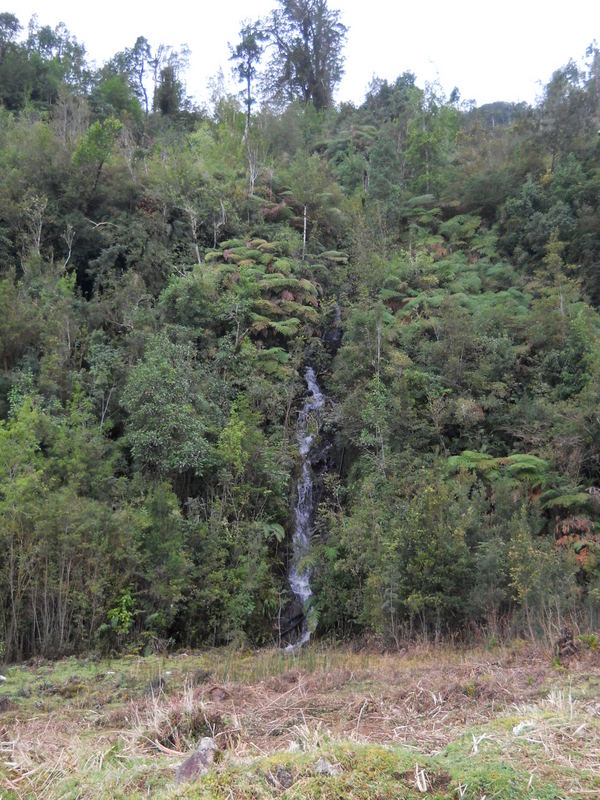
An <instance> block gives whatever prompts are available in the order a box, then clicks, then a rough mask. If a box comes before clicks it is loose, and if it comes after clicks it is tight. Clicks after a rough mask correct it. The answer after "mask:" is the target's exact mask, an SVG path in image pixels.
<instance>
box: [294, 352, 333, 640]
mask: <svg viewBox="0 0 600 800" xmlns="http://www.w3.org/2000/svg"><path fill="white" fill-rule="evenodd" d="M304 379H305V380H306V386H307V388H308V391H309V394H308V396H307V397H306V400H305V401H304V405H303V406H302V409H301V411H300V414H299V416H298V429H297V433H296V439H297V442H298V449H299V451H300V456H301V458H302V468H301V472H300V478H299V480H298V497H297V500H296V506H295V508H294V533H293V537H292V545H293V555H292V560H291V563H290V566H289V569H288V580H289V582H290V586H291V589H292V592H293V593H294V595H295V596H296V597H297V598H298V600H299V601H300V602H301V603H302V607H303V608H304V609H305V608H306V606H307V603H308V601H309V600H310V598H311V597H312V590H311V588H310V577H311V575H310V569H308V568H306V567H304V568H303V567H302V565H301V561H302V559H303V558H304V557H305V556H306V555H308V554H309V552H310V536H311V532H312V531H311V527H312V521H313V514H314V496H313V492H314V480H313V473H312V468H311V450H312V447H313V444H314V440H315V436H316V433H317V429H318V422H319V412H320V410H321V409H322V408H323V405H324V403H325V398H324V397H323V394H322V393H321V390H320V388H319V384H318V383H317V378H316V376H315V371H314V369H313V368H312V367H307V368H306V372H305V373H304ZM309 618H310V611H309V613H308V615H305V617H304V620H303V623H302V633H301V635H300V638H299V640H298V642H297V643H296V645H295V646H296V647H301V646H302V645H303V644H306V642H308V640H309V639H310V635H311V631H310V628H309V624H308V622H309ZM291 647H292V646H291V645H290V648H291Z"/></svg>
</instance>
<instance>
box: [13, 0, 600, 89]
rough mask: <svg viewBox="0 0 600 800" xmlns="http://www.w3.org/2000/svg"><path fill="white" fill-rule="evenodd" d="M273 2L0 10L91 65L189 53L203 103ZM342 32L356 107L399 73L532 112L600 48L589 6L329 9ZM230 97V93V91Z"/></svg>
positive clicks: (378, 2)
mask: <svg viewBox="0 0 600 800" xmlns="http://www.w3.org/2000/svg"><path fill="white" fill-rule="evenodd" d="M275 4H276V3H275V0H253V1H252V2H242V0H195V2H194V0H187V2H184V0H166V1H165V0H163V1H162V2H160V3H158V2H154V0H146V2H137V1H136V0H100V2H83V0H38V2H29V0H5V2H4V4H3V9H2V10H5V11H10V12H12V13H13V14H16V16H17V17H19V19H20V21H21V23H22V24H23V25H24V26H26V24H27V22H28V21H29V19H30V17H31V15H32V14H34V13H36V14H37V15H38V18H39V23H40V25H51V26H52V27H54V26H55V25H56V24H57V23H58V22H64V23H65V24H66V25H67V27H68V28H69V30H70V31H71V33H72V34H73V35H75V36H76V37H77V39H78V40H79V41H80V42H82V43H83V44H85V46H86V49H87V52H88V56H89V57H90V58H91V59H93V60H95V61H96V63H97V64H98V65H100V64H101V63H102V62H103V61H104V60H106V59H107V58H109V57H110V56H111V55H113V54H114V53H115V52H117V51H118V50H122V49H123V48H125V47H131V46H132V45H133V43H134V42H135V40H136V38H137V37H138V36H145V37H146V38H147V39H148V40H149V41H150V43H151V44H159V43H164V44H170V45H174V46H179V45H181V44H182V43H186V44H187V45H188V46H189V47H190V49H191V52H192V56H191V60H190V69H189V72H188V74H187V76H186V83H187V90H188V94H191V95H193V96H194V97H195V98H196V99H197V100H198V101H202V100H205V99H206V97H207V89H206V87H207V83H208V81H209V79H210V78H211V77H212V76H214V75H215V74H216V73H217V71H218V69H219V67H222V68H223V70H224V72H225V73H226V76H227V77H229V76H230V65H229V64H228V57H229V51H228V47H227V43H228V42H232V43H235V41H236V40H237V38H238V36H237V35H238V31H239V28H240V23H241V21H242V20H244V19H248V18H250V19H255V18H257V17H260V16H263V15H265V14H266V13H268V11H270V10H271V9H272V8H273V7H274V6H275ZM329 6H330V8H338V9H340V11H341V19H342V22H344V24H345V25H346V26H348V28H349V33H348V41H347V45H346V48H345V51H344V52H345V57H346V71H345V76H344V79H343V81H342V84H341V86H340V88H339V91H338V93H337V96H336V99H337V100H338V101H340V100H350V101H352V102H354V103H360V102H361V101H362V99H363V98H364V94H365V91H366V88H367V86H368V84H369V82H370V80H371V78H372V77H373V75H378V76H379V77H381V78H387V79H388V80H393V79H394V78H395V77H397V76H398V75H400V74H401V73H402V72H404V71H405V70H410V71H412V72H414V73H415V74H416V75H417V83H418V84H419V85H421V86H422V85H423V83H424V81H425V80H435V79H436V78H438V79H439V80H440V82H441V84H442V86H443V87H444V88H445V90H446V92H447V93H449V92H450V91H451V90H452V88H453V87H454V86H458V88H459V90H460V94H461V97H462V98H463V99H465V100H466V99H474V100H475V101H476V102H477V103H478V104H482V103H487V102H490V101H493V100H514V101H520V100H525V101H527V102H530V103H531V102H534V101H535V99H536V96H538V95H539V94H540V92H541V87H542V85H543V84H544V83H546V82H547V81H548V79H549V78H550V76H551V74H552V72H553V71H554V70H555V69H557V68H558V67H560V66H562V65H563V64H565V63H566V62H567V61H568V60H569V58H574V59H575V60H578V61H579V60H581V59H582V57H583V56H584V54H585V50H586V47H587V46H588V45H589V44H590V43H591V42H592V41H593V40H594V39H598V40H600V2H598V0H570V2H568V3H567V2H564V0H562V2H555V0H545V1H544V0H503V1H502V2H498V1H496V2H493V3H492V2H486V0H454V2H452V1H451V0H427V2H423V3H422V4H418V3H416V2H406V3H402V2H399V0H396V2H394V0H330V2H329ZM232 87H233V84H232Z"/></svg>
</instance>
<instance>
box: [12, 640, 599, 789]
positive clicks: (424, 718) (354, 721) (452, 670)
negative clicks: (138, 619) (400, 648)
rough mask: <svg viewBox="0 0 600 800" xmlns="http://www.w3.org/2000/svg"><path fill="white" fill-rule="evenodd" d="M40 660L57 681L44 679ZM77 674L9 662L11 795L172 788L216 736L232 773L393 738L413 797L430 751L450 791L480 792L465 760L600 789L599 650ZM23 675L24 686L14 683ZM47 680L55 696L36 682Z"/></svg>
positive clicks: (142, 665)
mask: <svg viewBox="0 0 600 800" xmlns="http://www.w3.org/2000/svg"><path fill="white" fill-rule="evenodd" d="M269 665H270V670H269ZM107 666H108V667H110V669H107ZM44 670H47V671H49V672H51V673H53V674H55V676H56V675H58V676H59V677H60V681H59V682H58V683H57V684H54V683H51V684H50V687H49V688H48V675H47V674H46V672H44ZM199 670H200V673H199V672H198V671H199ZM69 671H70V670H69V669H67V666H66V665H63V666H62V668H61V667H60V666H59V665H57V666H55V667H54V668H51V667H50V666H49V665H43V666H42V667H30V668H29V669H21V670H16V669H13V670H11V671H10V672H9V676H8V677H9V681H8V682H7V684H5V685H4V687H3V689H2V690H0V691H2V692H3V693H4V694H5V695H7V696H10V701H11V703H12V704H13V706H12V708H10V709H9V710H8V711H5V712H4V714H3V718H2V721H1V723H0V786H4V787H7V789H8V792H9V794H8V795H6V794H5V795H2V797H3V800H6V797H14V798H19V799H20V798H29V797H35V798H48V799H49V800H50V798H59V797H61V798H62V797H64V798H67V797H72V798H82V799H83V798H98V797H106V798H109V797H111V798H112V797H115V798H116V797H132V798H133V797H142V796H153V797H163V796H164V797H171V796H176V795H175V794H173V792H174V789H173V788H172V787H173V781H172V779H173V775H174V770H175V769H176V768H177V767H178V766H179V764H180V763H181V761H182V759H183V758H184V757H185V756H186V755H187V754H189V752H190V751H191V750H193V748H194V745H195V743H196V742H197V741H199V739H200V738H201V737H202V736H207V735H208V736H213V737H214V738H215V740H216V741H217V743H218V745H219V748H220V749H221V750H222V751H223V757H222V759H221V762H220V766H219V767H218V769H219V770H225V771H226V770H227V769H229V768H230V767H231V766H234V767H235V765H239V764H245V765H248V764H252V763H254V761H255V760H256V759H260V758H262V757H267V756H270V755H272V754H276V753H294V752H298V753H300V754H302V753H305V754H306V753H312V752H315V751H322V750H323V749H324V748H326V747H328V746H333V745H336V746H337V745H339V744H340V743H345V744H346V745H347V746H349V747H355V746H361V745H383V746H386V747H390V746H391V747H399V748H402V752H403V753H409V754H410V753H411V752H412V753H414V764H415V766H414V767H413V768H412V773H411V774H412V778H411V781H409V783H410V785H414V786H415V787H416V789H415V791H416V792H417V794H418V793H419V791H420V790H419V786H420V787H421V788H423V787H425V789H424V791H429V789H427V788H426V787H427V785H428V784H427V781H428V780H429V779H428V777H427V775H428V772H427V769H426V768H425V767H424V766H423V763H424V761H423V759H425V760H426V759H433V761H432V762H431V763H434V762H435V763H440V764H441V763H442V761H443V762H444V764H446V763H447V764H448V769H449V770H450V772H452V770H453V769H454V770H455V771H458V772H459V773H460V775H459V776H458V778H456V780H455V781H454V786H453V788H452V793H451V794H448V795H446V794H443V795H442V794H440V795H438V796H440V797H442V796H443V797H446V796H448V797H451V796H452V797H460V796H465V797H470V796H473V797H475V796H477V795H470V794H469V791H470V790H469V788H468V787H469V785H471V786H474V785H475V784H474V783H473V780H474V779H473V778H470V779H469V780H467V777H465V778H464V782H461V781H463V778H462V777H461V776H462V772H464V773H465V776H466V775H467V772H468V769H467V767H466V766H464V767H463V766H462V765H463V762H464V764H467V763H471V762H473V763H474V764H479V765H480V766H481V768H483V767H485V765H491V764H496V763H497V762H498V761H500V762H502V763H504V764H506V765H508V766H509V767H511V768H512V769H513V770H514V771H515V774H516V773H517V772H518V773H519V774H524V775H526V776H530V778H529V789H531V791H533V790H534V787H535V786H538V787H539V786H540V785H542V786H543V785H547V784H549V783H550V782H552V783H553V784H554V785H555V786H558V787H559V789H560V791H561V792H563V793H564V794H561V795H547V796H553V797H554V796H556V797H559V796H561V797H562V796H564V797H581V798H583V797H592V796H600V756H599V754H600V697H599V687H600V659H598V657H597V656H596V655H595V654H587V655H585V656H583V657H582V658H580V659H579V660H576V661H573V662H572V663H571V664H570V665H569V668H568V670H563V669H561V670H556V669H554V668H553V666H552V660H551V658H550V657H549V656H548V654H547V653H544V652H542V651H540V650H536V649H535V648H526V647H524V646H523V645H517V646H515V647H514V648H512V649H510V650H505V651H498V652H496V653H494V654H493V655H492V654H490V653H487V652H486V651H470V652H466V653H465V652H463V653H461V652H459V651H455V650H453V649H449V648H437V649H419V650H411V651H408V652H404V653H401V654H398V655H389V654H388V655H381V654H377V653H374V652H368V653H358V654H356V653H353V652H351V651H350V650H345V651H344V650H340V649H332V650H326V649H322V650H319V649H315V650H313V651H312V653H311V652H309V651H307V652H306V653H303V654H301V656H300V657H296V658H294V657H286V658H285V659H283V660H282V658H281V654H280V653H276V652H273V651H263V652H260V653H258V654H239V655H238V657H237V659H236V658H234V657H233V656H232V655H231V654H229V653H224V654H222V657H221V659H219V654H218V653H212V652H211V653H208V654H206V653H205V654H190V655H187V654H186V655H179V656H173V657H171V658H169V659H164V660H162V661H159V660H155V661H152V660H141V659H135V660H125V661H119V662H114V663H112V664H110V665H106V664H103V665H102V664H101V665H95V666H94V668H93V669H91V670H90V668H89V666H88V665H84V666H82V667H81V669H80V670H79V672H77V664H76V663H72V664H71V673H72V674H71V675H69ZM73 672H74V673H75V674H76V680H77V684H76V685H77V686H78V691H77V692H76V693H74V694H72V693H70V692H68V691H67V692H66V693H61V690H62V689H63V688H64V687H68V686H69V682H71V685H73V682H74V678H73ZM157 672H161V674H162V675H164V676H165V677H164V680H165V682H166V686H165V691H164V692H163V691H162V690H161V689H160V688H157V689H156V690H154V688H153V687H148V681H149V680H150V678H152V677H153V676H156V674H157ZM21 673H23V674H21ZM81 673H83V674H81ZM199 674H200V678H205V680H204V681H203V682H200V683H198V680H199V678H198V675H199ZM19 675H21V682H22V683H23V682H25V684H26V685H27V686H28V687H29V690H30V691H31V692H32V693H31V695H30V696H29V697H27V696H26V697H19V696H18V693H16V694H15V693H14V692H13V694H10V692H11V688H12V689H13V690H14V687H15V686H16V685H17V682H18V677H19ZM257 675H260V676H262V677H260V678H257ZM234 677H235V680H233V679H232V678H234ZM38 684H40V685H41V684H43V685H46V687H47V688H46V689H45V690H43V691H48V692H49V693H48V694H43V691H42V690H39V691H38V693H37V694H36V688H35V687H36V686H38ZM195 684H197V685H195ZM57 690H58V691H57ZM21 693H23V691H22V692H21ZM25 694H27V692H25ZM63 695H64V696H63ZM436 759H437V761H435V760H436ZM428 763H429V762H428ZM453 765H454V766H453ZM461 770H462V772H461ZM307 780H308V781H309V783H308V784H307V786H309V785H310V776H308V778H307ZM407 780H408V779H407ZM453 780H454V779H453ZM461 786H462V787H464V793H463V795H461V792H462V791H463V789H461V788H460V787H461ZM215 791H216V790H215ZM228 791H229V792H230V795H228V794H226V793H224V794H223V795H222V796H223V797H228V796H230V797H232V798H234V800H235V799H236V798H237V797H238V796H239V797H246V796H248V797H254V796H256V797H263V796H277V792H276V791H275V789H273V790H272V792H273V794H272V795H271V794H269V795H262V794H255V795H254V794H243V793H239V794H236V791H238V790H236V789H235V787H229V789H228ZM244 791H245V790H244ZM252 791H255V790H254V789H253V790H252ZM307 791H308V789H307ZM528 791H529V790H528ZM239 792H242V789H241V788H240V789H239ZM207 796H209V795H207ZM214 796H215V797H216V796H219V797H220V796H221V794H215V795H214ZM307 796H311V795H307ZM316 796H319V797H320V796H321V795H320V794H319V795H316V794H315V797H316ZM323 796H325V795H323ZM381 796H387V795H381ZM407 796H408V795H407ZM498 796H506V797H509V796H510V797H512V796H514V797H519V796H530V795H529V794H526V795H518V794H517V795H508V794H507V795H501V794H500V795H498ZM534 796H537V795H534V794H531V797H534Z"/></svg>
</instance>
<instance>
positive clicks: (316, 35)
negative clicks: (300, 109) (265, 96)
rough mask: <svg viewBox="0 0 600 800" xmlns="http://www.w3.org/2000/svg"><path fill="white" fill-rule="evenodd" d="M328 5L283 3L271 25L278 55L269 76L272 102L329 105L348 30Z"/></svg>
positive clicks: (316, 0)
mask: <svg viewBox="0 0 600 800" xmlns="http://www.w3.org/2000/svg"><path fill="white" fill-rule="evenodd" d="M339 16H340V12H339V11H332V10H331V9H329V8H328V6H327V2H326V0H279V8H278V9H276V10H275V11H273V12H272V14H271V16H270V18H269V21H268V26H267V31H268V33H269V37H270V40H271V44H272V45H273V47H274V48H275V52H274V55H273V58H272V61H271V64H270V68H269V70H268V74H267V77H266V85H267V89H268V91H269V93H270V94H271V96H272V97H273V98H274V99H279V100H298V99H299V100H302V101H303V102H304V103H309V102H312V103H313V105H314V106H315V108H316V109H317V110H321V109H324V108H327V107H328V106H330V105H331V103H332V99H333V91H334V89H335V87H336V86H337V84H338V83H339V82H340V80H341V77H342V73H343V58H342V54H341V50H342V46H343V44H344V40H345V38H346V32H347V28H346V26H345V25H343V24H342V23H341V22H340V20H339Z"/></svg>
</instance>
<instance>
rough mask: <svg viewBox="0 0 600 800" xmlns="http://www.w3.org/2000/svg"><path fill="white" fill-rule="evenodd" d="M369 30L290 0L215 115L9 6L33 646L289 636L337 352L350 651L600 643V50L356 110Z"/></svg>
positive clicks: (135, 59)
mask: <svg viewBox="0 0 600 800" xmlns="http://www.w3.org/2000/svg"><path fill="white" fill-rule="evenodd" d="M345 34H346V29H345V27H344V26H343V24H342V21H341V19H340V16H339V14H338V13H337V12H335V11H332V10H330V9H329V8H328V7H327V5H326V3H325V1H324V0H279V2H278V5H277V7H276V9H275V10H274V11H273V12H272V14H271V15H270V16H269V17H268V18H267V19H264V20H260V21H256V22H249V23H247V24H245V25H244V26H243V28H242V30H241V31H240V33H239V38H238V40H237V42H234V43H232V44H231V64H230V65H229V66H228V67H227V68H229V67H231V68H232V69H233V71H234V74H235V76H236V79H239V85H240V88H241V92H240V94H239V95H231V94H228V93H227V92H226V91H225V89H224V88H223V86H222V85H221V84H219V82H218V81H217V82H215V85H214V87H213V97H212V101H211V104H210V107H209V108H199V107H196V106H195V105H194V102H193V100H191V99H190V98H189V97H187V95H186V91H185V86H184V84H183V75H184V71H185V70H184V68H185V63H186V52H185V51H182V50H175V49H173V48H171V47H169V46H168V45H165V44H158V45H154V44H150V43H149V42H148V41H147V40H146V39H144V38H143V37H140V38H138V39H137V41H136V42H135V43H133V45H132V47H131V49H127V50H124V51H122V52H119V53H116V54H115V55H114V57H113V58H111V59H110V60H109V61H108V62H107V63H106V64H104V65H103V66H102V67H101V68H100V69H96V68H94V69H92V68H91V67H90V66H89V64H88V62H87V60H86V53H85V49H84V47H83V46H82V45H81V44H80V43H78V42H77V41H76V40H75V38H74V37H73V36H72V35H71V34H70V32H69V30H68V29H67V28H66V27H65V26H64V25H60V26H58V27H57V28H55V29H51V28H49V27H44V26H40V25H39V24H38V22H37V20H36V19H35V18H34V19H33V20H32V21H31V23H30V24H29V26H28V27H22V24H21V21H19V20H18V19H16V18H15V17H14V16H13V15H12V14H8V13H4V14H0V105H1V107H0V165H1V169H0V310H1V311H0V351H1V371H0V417H1V420H2V421H0V657H2V658H4V659H6V660H15V659H23V658H27V657H30V656H32V655H43V656H46V657H55V656H59V655H62V654H68V653H72V652H78V651H90V650H97V651H99V652H110V651H117V650H129V651H135V652H140V651H145V650H148V649H152V648H160V647H165V646H169V645H172V646H184V645H185V646H200V645H202V644H211V645H212V644H221V643H226V642H248V643H251V644H262V643H269V642H274V641H275V642H276V641H278V636H279V633H280V628H281V616H282V613H284V612H285V608H286V606H288V605H289V602H290V600H291V597H290V594H291V593H290V587H289V584H288V580H287V569H288V567H287V565H288V561H289V558H290V534H291V526H292V524H293V508H294V503H295V491H296V488H295V487H296V484H297V480H298V474H299V454H298V442H297V437H296V428H297V421H298V413H299V410H300V408H301V405H302V402H303V399H304V398H305V396H306V383H305V379H304V375H305V370H306V367H307V365H310V366H311V367H312V368H313V369H314V371H315V375H316V376H317V377H318V380H319V384H320V386H321V388H322V391H323V394H324V397H325V403H324V407H323V410H322V414H321V418H320V419H319V420H318V421H317V420H315V421H313V424H314V428H315V430H314V434H315V437H316V439H317V441H318V443H320V444H321V445H322V451H323V453H324V455H323V459H322V461H323V464H322V468H321V470H320V472H319V475H316V476H315V480H316V481H317V482H318V485H319V486H318V492H317V495H316V496H317V499H318V501H319V502H318V509H317V511H316V514H315V515H314V519H313V520H312V546H311V549H310V553H309V554H307V556H306V558H305V561H306V563H305V564H304V565H303V566H304V568H306V569H308V570H309V571H310V575H311V582H312V591H313V596H312V598H311V603H312V613H311V617H310V618H311V624H312V626H313V627H314V628H315V635H332V636H337V637H351V636H358V635H361V634H375V635H377V636H379V637H380V638H381V639H382V640H383V641H385V642H387V643H390V644H394V643H399V642H400V641H401V640H404V639H407V638H409V637H440V636H446V635H455V634H459V635H462V636H465V637H466V636H473V637H501V636H506V635H517V634H519V635H529V636H534V637H537V636H547V637H549V636H552V635H553V634H554V632H555V631H557V630H558V629H559V628H560V626H561V625H562V624H563V621H564V620H569V621H570V622H571V623H572V624H576V625H579V626H580V629H581V630H593V629H594V627H596V626H597V625H598V614H599V612H600V561H599V557H600V529H599V526H600V521H599V520H598V511H599V504H600V316H599V313H598V307H599V304H600V209H599V204H600V135H599V133H600V131H599V129H600V52H599V51H598V50H597V49H596V47H595V46H591V47H590V48H589V50H588V52H587V54H586V57H585V58H586V61H585V66H578V65H577V64H576V63H575V62H570V63H569V64H567V65H566V66H563V67H561V68H559V69H557V71H556V72H555V73H554V74H553V75H552V77H551V79H550V81H549V83H548V84H547V85H546V86H545V89H544V91H543V97H542V98H541V99H540V101H539V103H538V104H537V105H535V106H534V107H530V106H528V105H525V104H511V103H508V102H498V103H495V104H491V105H486V106H483V107H479V108H477V107H474V104H472V103H465V102H462V101H461V99H460V95H459V92H458V91H457V90H455V91H454V92H452V94H451V96H450V97H446V96H444V93H443V91H442V90H441V88H440V87H439V86H438V85H435V84H432V85H430V84H428V85H426V86H425V87H420V86H418V85H417V83H416V78H415V76H414V75H413V74H411V73H409V72H405V73H404V74H402V75H400V76H399V77H398V78H397V79H396V80H395V81H394V82H388V81H386V80H378V79H374V80H373V82H372V84H371V86H370V89H369V91H368V93H367V95H366V97H365V100H364V102H363V103H362V104H361V105H360V106H358V107H355V106H354V105H351V104H341V105H335V104H334V96H335V88H336V86H337V84H338V82H339V80H340V77H341V75H342V70H343V43H344V39H345ZM582 63H583V62H582ZM540 77H543V76H540ZM309 422H310V420H309Z"/></svg>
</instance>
